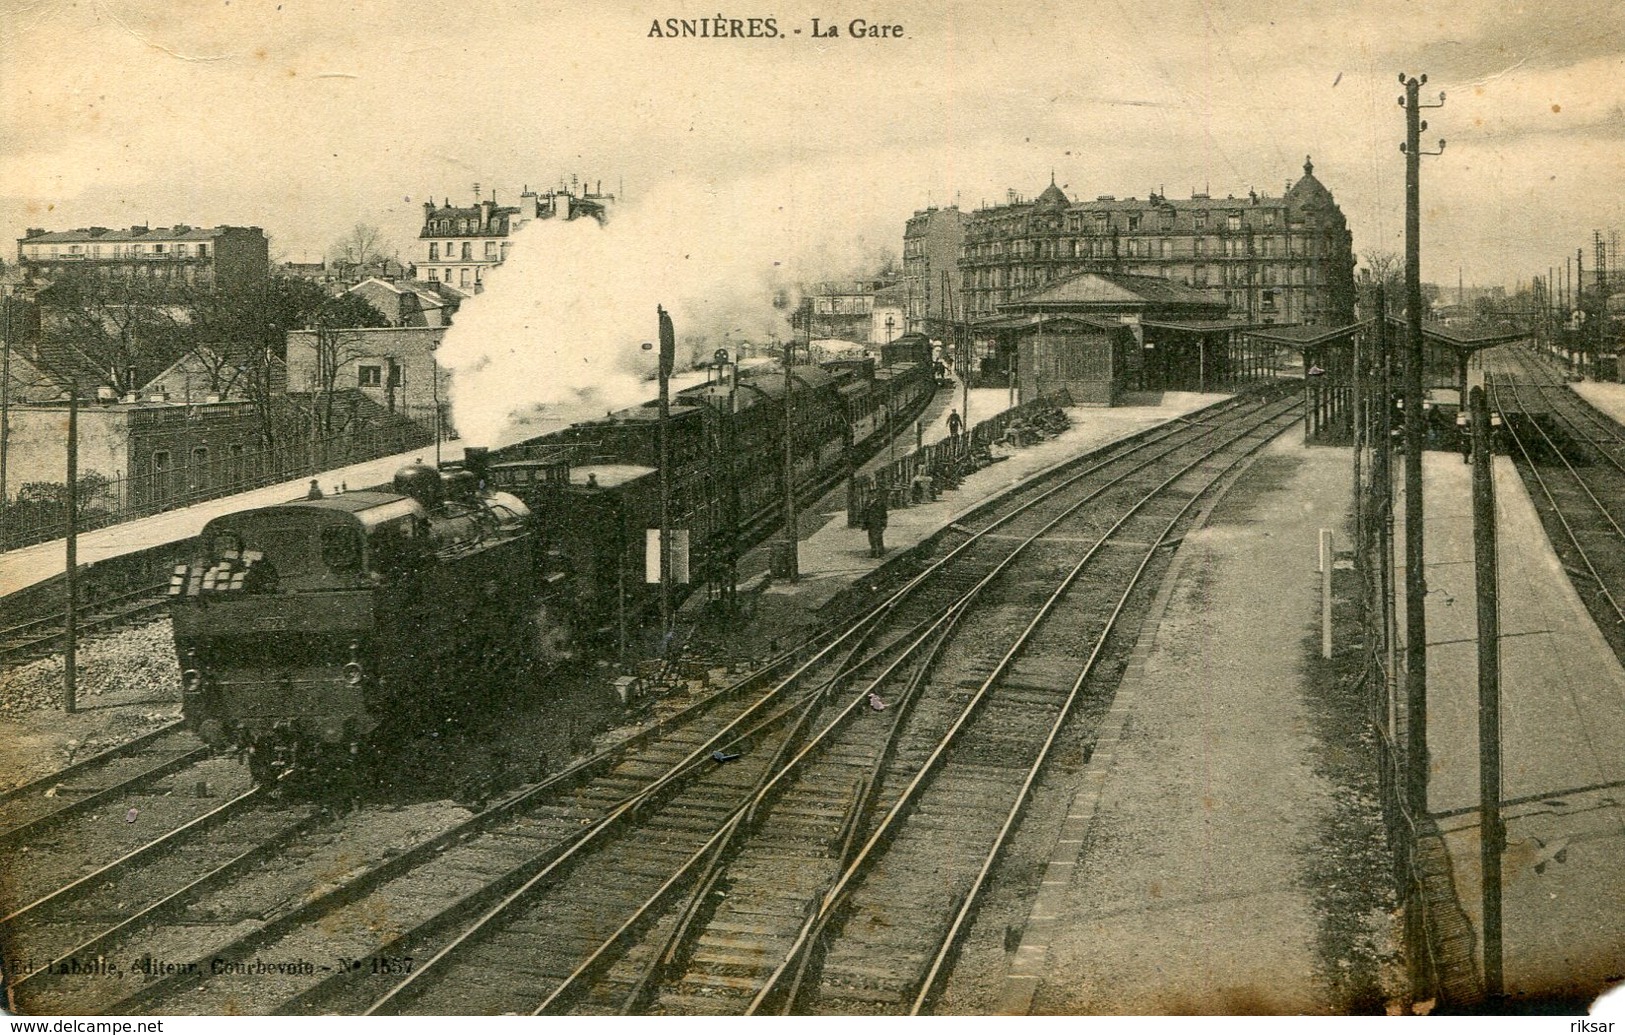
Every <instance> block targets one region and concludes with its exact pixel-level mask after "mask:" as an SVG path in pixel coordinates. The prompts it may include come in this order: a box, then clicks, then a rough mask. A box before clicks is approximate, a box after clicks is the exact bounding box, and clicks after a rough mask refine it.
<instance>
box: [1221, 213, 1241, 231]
mask: <svg viewBox="0 0 1625 1035" xmlns="http://www.w3.org/2000/svg"><path fill="white" fill-rule="evenodd" d="M1224 225H1225V226H1226V227H1228V228H1230V229H1231V230H1240V229H1241V213H1240V212H1232V213H1230V214H1229V215H1227V216H1225V219H1224Z"/></svg>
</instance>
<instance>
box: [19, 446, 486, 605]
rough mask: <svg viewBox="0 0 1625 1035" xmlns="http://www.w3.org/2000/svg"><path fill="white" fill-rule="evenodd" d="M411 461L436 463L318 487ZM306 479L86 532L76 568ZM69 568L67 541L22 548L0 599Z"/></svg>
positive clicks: (343, 472) (355, 468)
mask: <svg viewBox="0 0 1625 1035" xmlns="http://www.w3.org/2000/svg"><path fill="white" fill-rule="evenodd" d="M462 455H463V447H462V446H461V445H460V444H458V443H456V442H442V443H441V444H440V458H441V459H442V460H460V459H462ZM415 460H428V461H431V462H432V461H433V460H434V446H433V445H432V444H431V445H428V446H425V447H423V448H422V449H417V450H414V451H412V452H410V453H397V454H395V455H393V456H385V457H379V458H378V459H376V460H368V461H365V462H363V463H359V464H352V465H350V466H349V467H341V468H338V469H336V470H332V471H324V472H323V473H322V474H320V475H319V476H317V478H316V481H317V482H318V483H319V484H320V485H321V487H322V491H323V492H324V493H332V492H336V491H337V490H338V488H339V487H340V486H343V485H347V486H349V487H350V488H351V489H360V488H363V487H366V486H369V485H382V484H385V483H387V482H388V481H389V480H390V479H391V478H393V477H394V476H395V472H396V471H398V470H400V468H401V467H403V466H405V465H406V464H409V463H412V462H413V461H415ZM310 481H311V480H310V478H308V477H306V478H296V479H294V480H292V481H286V482H278V483H277V484H275V485H266V486H263V487H261V488H258V489H250V490H249V491H247V492H241V493H238V494H237V495H235V496H221V497H219V498H218V499H212V500H205V501H204V502H202V503H197V504H194V505H192V506H190V507H180V508H178V509H176V510H166V511H164V512H163V513H161V514H154V515H152V516H151V517H144V518H136V519H135V520H133V521H124V522H120V523H119V524H116V525H108V526H107V527H106V528H98V529H95V530H93V531H89V532H84V533H82V534H81V535H80V536H79V544H78V552H79V563H80V564H95V563H97V562H98V561H106V560H111V559H113V558H115V557H122V556H124V555H126V554H132V553H137V552H139V551H141V550H149V549H151V548H153V547H155V546H165V545H167V544H169V543H178V542H181V541H183V540H186V539H190V538H192V537H193V536H195V535H197V534H198V533H199V532H201V531H203V526H204V525H205V524H207V523H208V522H209V520H210V519H211V518H216V517H219V516H220V515H222V514H230V513H233V512H234V511H238V510H245V509H247V508H249V507H267V506H271V505H272V504H276V503H287V502H289V501H290V500H299V499H304V498H305V494H306V493H307V492H309V491H310ZM66 565H67V550H66V541H65V540H62V539H53V540H51V541H49V542H44V543H37V544H35V545H33V546H25V547H23V548H22V549H20V550H8V551H7V552H5V553H3V554H0V596H6V595H8V594H11V593H15V592H17V591H18V590H22V589H27V588H28V587H30V586H34V585H38V584H39V583H41V582H44V581H45V580H46V579H49V578H52V577H54V576H57V575H60V574H62V572H63V569H64V568H65V566H66Z"/></svg>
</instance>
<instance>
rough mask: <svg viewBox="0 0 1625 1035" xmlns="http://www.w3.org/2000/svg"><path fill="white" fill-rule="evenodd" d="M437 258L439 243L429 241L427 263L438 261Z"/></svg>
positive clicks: (438, 256) (438, 255)
mask: <svg viewBox="0 0 1625 1035" xmlns="http://www.w3.org/2000/svg"><path fill="white" fill-rule="evenodd" d="M439 258H440V242H439V241H430V242H429V261H430V262H434V261H436V260H438V259H439Z"/></svg>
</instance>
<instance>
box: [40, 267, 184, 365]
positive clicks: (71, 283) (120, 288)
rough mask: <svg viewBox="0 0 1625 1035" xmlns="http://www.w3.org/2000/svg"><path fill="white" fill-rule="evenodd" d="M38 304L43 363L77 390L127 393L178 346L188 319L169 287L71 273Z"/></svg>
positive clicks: (181, 344) (47, 290)
mask: <svg viewBox="0 0 1625 1035" xmlns="http://www.w3.org/2000/svg"><path fill="white" fill-rule="evenodd" d="M39 302H40V311H41V328H40V335H41V341H42V343H43V344H44V345H45V346H46V351H48V352H50V353H51V356H50V358H49V359H48V360H47V362H48V363H49V364H50V365H51V366H53V367H54V368H56V373H57V374H58V376H61V377H67V378H71V379H73V380H74V381H75V382H79V383H80V387H81V388H93V387H101V386H103V385H105V386H107V387H110V388H112V389H114V390H115V391H117V392H118V393H119V394H121V395H123V394H126V393H129V392H134V391H136V390H138V389H139V388H140V387H141V386H142V385H143V384H145V383H146V381H147V380H148V379H149V378H152V377H154V376H156V375H157V374H158V373H160V372H161V371H162V370H163V369H164V368H165V367H167V366H169V365H170V364H171V363H173V362H174V361H175V359H176V358H177V356H179V355H180V354H181V353H182V352H183V351H184V349H185V339H186V336H187V324H188V322H189V319H190V317H189V313H188V312H187V308H186V306H185V304H184V300H183V299H182V298H181V295H180V289H178V288H176V287H175V286H174V285H169V284H165V283H162V282H153V281H149V280H147V279H145V278H141V277H136V276H122V277H119V276H115V277H104V276H96V275H94V274H77V275H72V276H64V277H59V278H57V279H56V281H55V282H54V283H52V284H51V285H50V286H49V287H47V288H45V289H44V290H43V291H41V292H40V295H39ZM92 371H94V374H92ZM92 378H93V379H94V380H95V381H97V382H98V383H97V384H96V385H90V384H85V383H83V382H86V381H87V380H90V379H92Z"/></svg>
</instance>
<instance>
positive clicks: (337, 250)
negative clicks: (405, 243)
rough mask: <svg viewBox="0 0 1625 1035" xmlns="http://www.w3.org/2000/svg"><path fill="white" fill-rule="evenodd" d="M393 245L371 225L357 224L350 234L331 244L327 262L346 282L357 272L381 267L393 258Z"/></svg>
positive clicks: (380, 231) (382, 233)
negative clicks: (372, 267) (371, 267)
mask: <svg viewBox="0 0 1625 1035" xmlns="http://www.w3.org/2000/svg"><path fill="white" fill-rule="evenodd" d="M395 254H396V252H395V245H394V242H392V241H390V240H389V239H388V238H387V237H385V236H384V232H383V231H382V230H380V229H378V227H376V226H374V225H373V224H371V223H357V224H356V225H355V226H353V227H351V228H350V232H349V233H347V234H345V235H344V236H343V237H341V238H339V239H338V240H337V241H334V242H333V246H332V247H331V248H329V249H328V252H327V261H328V263H329V264H330V265H332V266H333V267H334V268H335V269H337V270H338V271H339V276H340V278H341V279H344V280H348V279H349V278H350V277H351V276H353V275H354V274H355V273H356V272H357V271H359V270H363V269H366V268H367V267H369V266H378V265H382V264H383V263H385V262H389V261H391V260H393V259H394V258H395Z"/></svg>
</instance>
